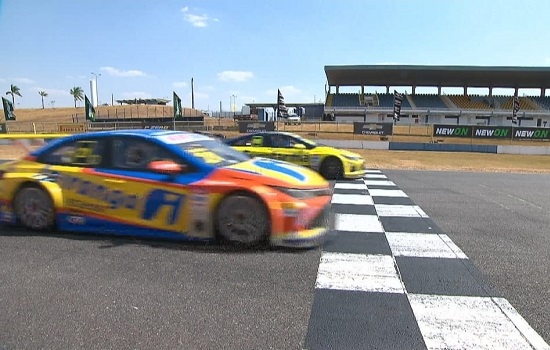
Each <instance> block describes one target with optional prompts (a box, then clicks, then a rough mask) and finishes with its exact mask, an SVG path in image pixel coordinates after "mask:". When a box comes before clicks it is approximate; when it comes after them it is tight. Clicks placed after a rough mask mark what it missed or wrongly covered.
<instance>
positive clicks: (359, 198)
mask: <svg viewBox="0 0 550 350" xmlns="http://www.w3.org/2000/svg"><path fill="white" fill-rule="evenodd" d="M331 203H332V204H353V205H373V204H374V202H373V201H372V197H371V196H369V195H366V194H339V193H335V194H333V195H332V200H331Z"/></svg>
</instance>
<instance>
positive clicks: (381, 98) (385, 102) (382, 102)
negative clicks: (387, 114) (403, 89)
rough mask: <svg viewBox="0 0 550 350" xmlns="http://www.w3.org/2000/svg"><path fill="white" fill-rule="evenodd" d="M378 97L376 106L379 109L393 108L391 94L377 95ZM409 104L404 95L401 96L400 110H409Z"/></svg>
mask: <svg viewBox="0 0 550 350" xmlns="http://www.w3.org/2000/svg"><path fill="white" fill-rule="evenodd" d="M377 97H378V106H379V107H388V108H393V99H394V96H393V94H377ZM410 107H411V104H410V103H409V100H408V99H407V96H406V95H403V102H402V103H401V108H410Z"/></svg>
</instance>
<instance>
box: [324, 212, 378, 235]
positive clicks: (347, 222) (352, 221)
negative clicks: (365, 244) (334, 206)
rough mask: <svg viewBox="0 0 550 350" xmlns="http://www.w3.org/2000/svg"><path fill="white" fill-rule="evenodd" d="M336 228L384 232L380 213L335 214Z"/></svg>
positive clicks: (339, 229) (340, 229) (338, 229)
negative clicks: (379, 217)
mask: <svg viewBox="0 0 550 350" xmlns="http://www.w3.org/2000/svg"><path fill="white" fill-rule="evenodd" d="M334 228H335V229H336V230H337V231H354V232H380V233H383V232H384V228H383V227H382V223H381V222H380V220H379V219H378V215H358V214H335V215H334Z"/></svg>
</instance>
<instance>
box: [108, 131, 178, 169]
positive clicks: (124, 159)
mask: <svg viewBox="0 0 550 350" xmlns="http://www.w3.org/2000/svg"><path fill="white" fill-rule="evenodd" d="M156 160H171V161H174V162H176V163H178V164H182V163H183V162H182V160H181V159H179V157H177V156H176V155H175V154H173V153H172V152H170V151H169V150H167V149H166V148H164V147H162V146H160V145H158V144H156V143H153V142H151V141H148V140H143V139H139V138H131V137H122V138H115V139H113V143H112V166H113V167H114V168H116V169H128V170H144V171H146V170H147V165H148V164H149V163H150V162H152V161H156Z"/></svg>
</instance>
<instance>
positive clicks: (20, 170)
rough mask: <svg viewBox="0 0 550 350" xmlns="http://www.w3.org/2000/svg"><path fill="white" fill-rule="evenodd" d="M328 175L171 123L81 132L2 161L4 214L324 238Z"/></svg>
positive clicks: (123, 231)
mask: <svg viewBox="0 0 550 350" xmlns="http://www.w3.org/2000/svg"><path fill="white" fill-rule="evenodd" d="M330 198H331V189H330V186H329V183H328V182H327V181H326V180H325V179H323V178H322V177H321V176H319V174H317V173H316V172H314V171H312V170H310V169H307V168H304V167H301V166H296V165H294V164H290V163H287V162H283V161H277V160H272V159H266V158H254V159H252V158H251V157H249V156H248V155H246V154H244V153H241V152H238V151H235V150H234V149H232V148H231V147H229V146H227V145H225V144H223V143H222V142H221V141H219V140H217V139H213V138H211V137H208V136H205V135H201V134H197V133H188V132H177V131H168V130H119V131H101V132H92V133H82V134H75V135H71V136H67V137H63V138H60V139H55V140H53V141H50V142H49V143H47V144H46V145H44V146H43V147H41V148H40V149H38V150H36V151H33V152H31V153H29V155H28V156H26V157H24V158H23V159H20V160H16V161H11V162H9V163H5V164H2V165H0V221H1V222H4V223H8V224H19V225H22V226H24V227H26V228H29V229H33V230H46V229H57V230H60V231H73V232H90V233H107V234H120V235H132V236H144V237H159V238H167V239H189V240H213V239H220V240H223V241H230V242H234V243H237V244H240V245H258V244H269V243H271V244H272V245H279V246H289V247H308V246H316V245H318V244H319V243H320V241H321V240H322V238H323V236H324V234H325V231H326V229H327V228H326V227H327V225H326V220H327V214H328V209H329V206H330Z"/></svg>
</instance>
